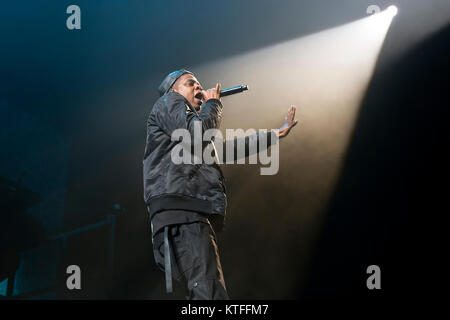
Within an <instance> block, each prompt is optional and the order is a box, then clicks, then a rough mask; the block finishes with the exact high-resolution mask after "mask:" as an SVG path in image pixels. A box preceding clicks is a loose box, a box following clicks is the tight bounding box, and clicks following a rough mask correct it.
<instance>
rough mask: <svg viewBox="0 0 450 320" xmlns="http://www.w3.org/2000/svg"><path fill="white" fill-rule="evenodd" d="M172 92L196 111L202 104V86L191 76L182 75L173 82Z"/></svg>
mask: <svg viewBox="0 0 450 320" xmlns="http://www.w3.org/2000/svg"><path fill="white" fill-rule="evenodd" d="M172 90H173V91H175V92H178V93H179V94H181V95H182V96H183V97H185V98H186V100H187V101H189V103H190V104H191V105H192V106H193V107H194V108H196V109H198V108H199V107H200V105H201V104H202V99H203V94H202V90H203V88H202V86H201V85H200V83H199V82H198V81H197V79H196V78H195V77H194V76H193V75H191V74H188V73H186V74H183V75H182V76H181V77H179V78H178V79H177V81H175V83H174V84H173V86H172Z"/></svg>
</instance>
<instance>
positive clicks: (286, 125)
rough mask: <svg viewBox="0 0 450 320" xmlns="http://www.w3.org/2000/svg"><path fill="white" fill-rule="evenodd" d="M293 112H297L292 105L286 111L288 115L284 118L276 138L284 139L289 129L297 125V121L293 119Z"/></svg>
mask: <svg viewBox="0 0 450 320" xmlns="http://www.w3.org/2000/svg"><path fill="white" fill-rule="evenodd" d="M295 110H297V108H296V106H294V105H292V106H291V107H290V108H289V109H288V114H287V116H286V118H285V121H284V123H283V125H282V126H281V128H280V129H279V132H278V137H280V138H283V137H286V136H287V135H288V134H289V132H290V131H291V129H292V128H293V127H294V126H295V125H296V124H297V123H298V120H294V119H295Z"/></svg>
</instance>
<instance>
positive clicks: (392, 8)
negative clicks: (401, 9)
mask: <svg viewBox="0 0 450 320" xmlns="http://www.w3.org/2000/svg"><path fill="white" fill-rule="evenodd" d="M387 12H388V13H389V14H390V15H391V16H392V17H395V16H396V15H397V13H398V8H397V7H396V6H389V7H388V8H387Z"/></svg>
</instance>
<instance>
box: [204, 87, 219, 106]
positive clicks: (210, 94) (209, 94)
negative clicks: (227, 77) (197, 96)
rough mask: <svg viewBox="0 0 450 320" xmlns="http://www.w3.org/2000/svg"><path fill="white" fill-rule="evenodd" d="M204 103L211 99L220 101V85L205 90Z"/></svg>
mask: <svg viewBox="0 0 450 320" xmlns="http://www.w3.org/2000/svg"><path fill="white" fill-rule="evenodd" d="M202 94H203V101H204V102H206V101H208V100H209V99H217V100H220V83H218V84H216V87H215V88H213V89H208V90H203V91H202Z"/></svg>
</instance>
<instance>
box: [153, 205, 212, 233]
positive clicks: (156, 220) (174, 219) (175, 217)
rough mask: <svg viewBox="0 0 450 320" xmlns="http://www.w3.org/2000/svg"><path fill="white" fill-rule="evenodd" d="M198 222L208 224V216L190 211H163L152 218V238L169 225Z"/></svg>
mask: <svg viewBox="0 0 450 320" xmlns="http://www.w3.org/2000/svg"><path fill="white" fill-rule="evenodd" d="M198 221H201V222H205V223H208V215H206V214H202V213H198V212H195V211H188V210H166V211H161V212H158V213H156V214H155V215H154V216H153V217H152V221H151V225H152V236H153V237H154V236H155V234H156V233H157V232H158V231H160V230H161V229H162V228H164V227H165V226H168V225H172V224H181V223H191V222H198Z"/></svg>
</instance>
